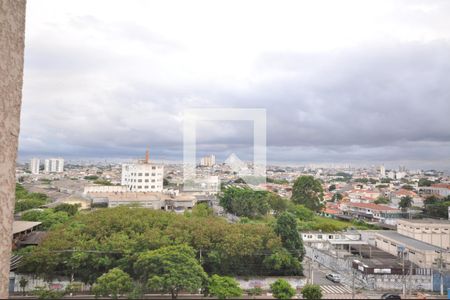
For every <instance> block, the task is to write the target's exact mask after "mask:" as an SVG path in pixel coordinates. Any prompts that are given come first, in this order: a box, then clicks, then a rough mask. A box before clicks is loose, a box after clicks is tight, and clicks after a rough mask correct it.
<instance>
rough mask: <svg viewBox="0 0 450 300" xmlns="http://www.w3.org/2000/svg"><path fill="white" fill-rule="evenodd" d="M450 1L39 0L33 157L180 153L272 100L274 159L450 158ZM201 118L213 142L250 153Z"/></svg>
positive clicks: (241, 138) (208, 146) (25, 119)
mask: <svg viewBox="0 0 450 300" xmlns="http://www.w3.org/2000/svg"><path fill="white" fill-rule="evenodd" d="M449 14H450V1H446V0H442V1H433V0H424V1H416V0H405V1H380V0H376V1H360V0H356V1H317V0H315V1H261V0H256V1H249V0H247V1H232V0H227V1H210V0H205V1H172V0H169V1H130V0H127V1H94V0H92V1H79V0H77V1H69V0H65V1H61V0H55V1H47V0H40V1H29V2H28V8H27V28H26V51H25V52H26V54H25V80H24V99H23V109H22V121H21V122H22V123H21V125H22V127H21V135H20V146H19V148H20V152H19V153H20V158H21V159H27V158H29V157H30V156H38V157H42V158H44V157H47V156H54V155H55V156H63V157H66V158H67V159H78V158H91V159H97V158H101V159H110V158H133V157H137V156H139V155H141V153H143V152H144V151H145V147H146V146H147V145H149V146H150V149H151V153H152V157H153V158H154V159H159V160H174V161H177V160H181V159H182V143H183V112H184V111H185V110H186V109H191V108H264V109H266V111H267V144H268V145H267V146H268V148H267V154H268V161H269V162H273V163H286V164H287V163H292V164H298V165H301V164H308V163H329V162H335V163H352V164H368V165H370V164H381V163H384V164H386V165H387V166H398V165H399V164H402V165H403V164H405V165H407V166H410V167H412V168H416V167H417V168H419V167H420V168H431V167H434V168H439V169H450V157H449V156H450V117H449V115H450V18H449V17H448V16H449ZM252 126H253V125H252V123H251V122H248V121H241V122H231V121H223V122H200V123H199V126H198V132H197V147H198V150H199V155H201V154H204V153H215V154H216V155H217V156H218V158H219V159H223V158H225V156H227V155H228V154H230V153H232V152H235V153H237V154H238V155H239V156H240V157H242V158H244V159H251V156H252V143H253V137H252V130H253V127H252Z"/></svg>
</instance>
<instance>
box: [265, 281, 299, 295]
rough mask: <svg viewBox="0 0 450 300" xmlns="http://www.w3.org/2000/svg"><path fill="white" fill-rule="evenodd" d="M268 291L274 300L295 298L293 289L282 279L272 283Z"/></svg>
mask: <svg viewBox="0 0 450 300" xmlns="http://www.w3.org/2000/svg"><path fill="white" fill-rule="evenodd" d="M270 291H271V292H272V294H273V296H274V297H275V298H276V299H292V297H294V296H295V289H294V288H293V287H292V286H291V285H290V284H289V282H287V281H286V280H284V279H278V280H277V281H275V282H274V283H272V284H271V285H270Z"/></svg>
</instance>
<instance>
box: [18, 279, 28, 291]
mask: <svg viewBox="0 0 450 300" xmlns="http://www.w3.org/2000/svg"><path fill="white" fill-rule="evenodd" d="M27 285H28V280H27V279H26V278H25V277H23V276H22V277H20V280H19V286H20V289H21V290H22V294H23V295H25V288H26V287H27Z"/></svg>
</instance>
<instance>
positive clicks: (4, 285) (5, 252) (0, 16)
mask: <svg viewBox="0 0 450 300" xmlns="http://www.w3.org/2000/svg"><path fill="white" fill-rule="evenodd" d="M25 6H26V1H25V0H0V149H1V151H0V298H1V299H5V298H7V296H8V285H9V264H10V262H9V260H10V255H11V243H12V240H11V237H12V221H13V210H14V191H15V181H16V180H15V179H16V176H15V174H16V155H17V141H18V137H19V128H20V107H21V102H22V82H23V54H24V46H25Z"/></svg>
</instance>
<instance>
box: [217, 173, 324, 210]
mask: <svg viewBox="0 0 450 300" xmlns="http://www.w3.org/2000/svg"><path fill="white" fill-rule="evenodd" d="M293 204H300V205H304V206H305V207H306V208H308V209H310V210H312V211H315V212H319V211H320V210H321V209H322V208H323V189H322V184H321V182H320V181H318V180H316V179H314V177H312V176H301V177H299V178H297V180H296V181H295V182H294V185H293V188H292V197H291V201H289V200H288V199H284V198H282V197H280V196H278V195H277V194H274V193H271V192H267V191H255V190H252V189H250V188H242V187H228V188H226V189H225V190H224V192H223V193H222V195H221V196H220V205H221V206H222V207H223V208H224V209H225V211H227V212H229V213H232V214H235V215H237V216H240V217H248V218H259V217H262V216H265V215H267V214H268V213H269V212H271V211H273V212H274V213H275V214H276V215H278V214H280V213H281V212H283V211H286V210H288V209H290V208H292V205H293Z"/></svg>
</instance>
